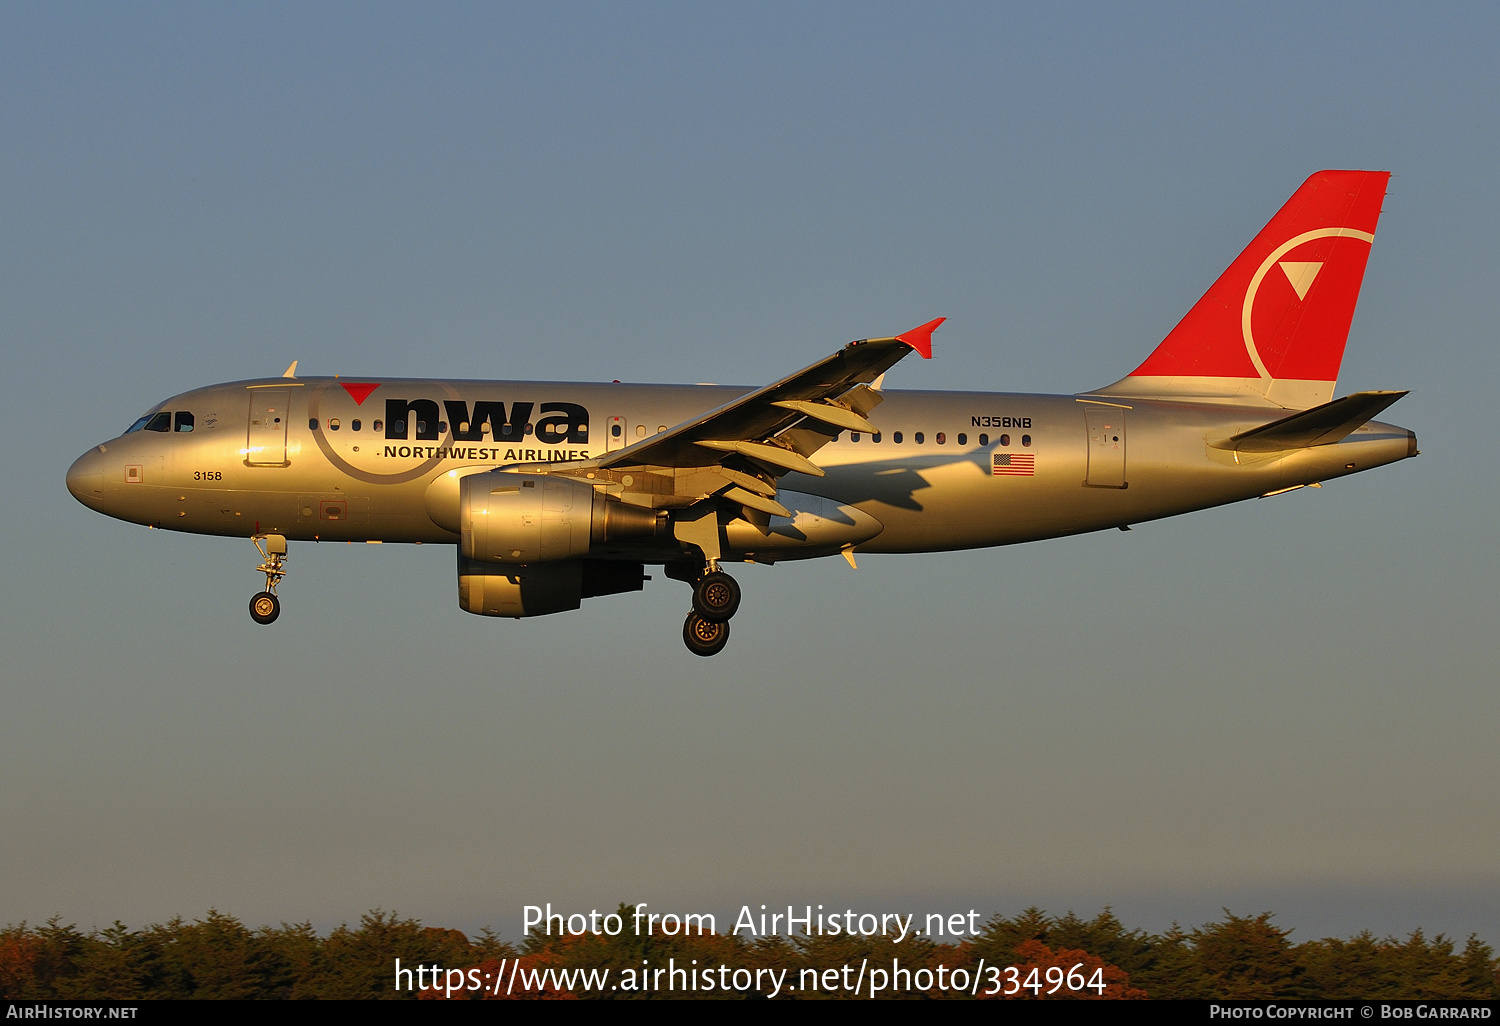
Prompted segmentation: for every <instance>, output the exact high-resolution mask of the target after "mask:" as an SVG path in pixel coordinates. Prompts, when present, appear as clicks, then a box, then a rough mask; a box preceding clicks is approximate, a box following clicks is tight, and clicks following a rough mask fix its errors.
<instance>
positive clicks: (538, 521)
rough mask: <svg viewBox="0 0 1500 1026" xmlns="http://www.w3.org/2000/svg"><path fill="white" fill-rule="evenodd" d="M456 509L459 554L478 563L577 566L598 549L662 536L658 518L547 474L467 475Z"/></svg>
mask: <svg viewBox="0 0 1500 1026" xmlns="http://www.w3.org/2000/svg"><path fill="white" fill-rule="evenodd" d="M458 508H459V524H460V533H461V535H462V538H461V541H460V544H459V551H460V554H461V555H462V556H464V558H466V559H470V560H475V561H477V562H481V563H508V564H512V565H531V564H535V563H550V562H553V561H555V560H564V559H578V558H581V557H583V556H586V555H588V553H589V549H590V548H591V547H593V546H594V545H603V544H606V543H611V542H619V541H624V540H627V539H631V538H650V537H653V536H654V535H656V534H657V533H659V532H660V531H661V530H663V526H662V525H663V519H662V518H661V517H659V516H658V514H657V513H656V511H655V510H650V509H644V508H642V507H640V506H630V505H627V504H625V503H623V502H621V501H619V500H618V499H612V498H610V497H608V496H607V495H605V494H603V493H602V492H599V491H595V490H594V488H593V487H592V486H591V485H589V484H587V483H586V482H583V481H575V480H573V479H571V478H566V477H552V476H551V475H548V474H513V473H508V472H505V471H490V472H488V473H484V474H470V475H469V476H468V477H465V478H463V479H462V481H461V482H460V485H459V500H458Z"/></svg>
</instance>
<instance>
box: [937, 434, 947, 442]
mask: <svg viewBox="0 0 1500 1026" xmlns="http://www.w3.org/2000/svg"><path fill="white" fill-rule="evenodd" d="M947 441H948V436H947V435H945V434H943V433H942V432H941V431H939V432H938V433H937V444H938V445H944V444H946V443H947Z"/></svg>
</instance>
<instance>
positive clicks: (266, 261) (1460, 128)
mask: <svg viewBox="0 0 1500 1026" xmlns="http://www.w3.org/2000/svg"><path fill="white" fill-rule="evenodd" d="M0 25H3V27H4V31H3V32H0V130H3V133H4V138H5V139H6V144H5V145H4V146H3V147H0V175H3V180H4V181H5V183H6V188H5V189H4V190H0V361H3V362H0V367H3V369H4V374H3V375H0V390H3V397H4V402H3V404H0V436H3V437H4V438H5V439H6V444H5V445H4V446H3V447H0V473H3V475H4V480H5V482H6V487H5V488H4V489H3V490H0V515H3V516H4V518H5V523H6V524H7V526H8V531H7V539H8V541H9V546H8V549H7V557H6V571H5V578H4V579H5V581H6V582H7V584H8V585H9V587H7V588H5V589H4V590H3V592H0V653H3V655H0V779H3V780H4V782H5V783H4V785H3V787H0V820H3V821H4V822H5V823H6V824H7V829H6V830H5V831H4V832H3V833H0V864H4V865H5V866H6V873H5V880H4V882H3V884H0V922H17V921H19V920H21V919H29V920H32V921H36V920H40V919H45V918H46V917H48V916H50V915H53V914H61V915H62V916H63V917H64V918H65V919H66V920H68V921H73V922H77V923H79V924H80V925H81V926H83V927H85V928H87V927H89V926H93V925H99V926H103V925H107V924H108V923H109V922H110V921H112V920H114V919H116V918H118V919H122V920H124V921H126V922H127V923H129V924H132V925H144V924H145V923H146V922H150V921H159V920H161V919H164V918H167V917H169V916H171V915H174V914H182V915H185V916H194V915H200V914H202V913H203V912H204V911H205V910H206V909H207V908H208V907H210V906H214V907H217V908H220V909H222V910H225V911H229V912H232V913H234V914H236V915H239V916H241V917H242V918H244V919H245V920H247V921H248V922H250V923H252V924H259V923H274V922H278V921H281V920H300V919H303V918H311V919H312V920H313V921H314V922H315V923H317V924H318V925H320V926H324V927H327V926H331V925H336V924H337V923H338V922H341V921H345V920H350V921H352V920H354V919H356V918H357V917H358V915H359V914H360V913H361V912H362V911H364V910H366V909H369V908H372V907H376V906H380V907H384V908H393V907H394V908H396V909H398V910H399V911H401V912H402V913H403V914H407V915H414V916H418V917H420V918H422V919H424V920H426V921H429V922H433V923H439V924H442V925H449V926H456V927H460V928H463V929H470V930H472V929H476V928H478V927H479V926H482V925H485V924H490V925H493V926H495V927H496V928H497V929H498V930H500V931H501V932H502V933H503V934H507V935H514V934H515V932H516V931H517V930H518V928H519V923H520V907H521V906H522V905H523V904H526V903H539V902H546V901H551V902H552V903H553V904H554V905H556V906H569V907H574V906H577V907H583V908H587V907H594V906H598V907H605V906H613V905H614V904H616V903H617V902H619V901H631V902H634V901H647V902H650V903H651V904H652V905H653V907H657V908H662V909H667V908H674V907H675V908H682V909H684V910H697V909H707V910H714V909H721V910H732V909H735V908H738V906H739V905H741V904H745V903H752V904H759V903H761V902H765V903H767V904H772V905H775V904H785V903H787V902H796V903H804V902H814V903H816V902H820V901H821V902H827V903H832V904H839V903H843V904H853V905H854V906H855V907H875V906H891V907H899V908H901V909H903V910H908V911H918V912H925V911H928V910H934V911H935V910H943V909H950V908H951V909H967V908H969V907H976V908H979V909H980V910H981V911H983V912H986V913H989V912H1005V913H1011V912H1014V911H1016V910H1018V909H1019V908H1021V907H1023V906H1025V905H1028V904H1032V903H1036V904H1041V905H1043V906H1044V907H1047V908H1050V909H1053V910H1055V911H1062V910H1064V909H1066V908H1070V907H1071V908H1076V909H1078V910H1079V911H1080V912H1083V913H1092V912H1094V911H1097V910H1098V908H1099V907H1101V906H1102V905H1104V904H1106V903H1108V904H1112V905H1113V906H1114V908H1115V909H1116V911H1117V912H1118V913H1119V914H1120V915H1121V916H1122V918H1124V919H1125V920H1126V922H1127V923H1130V924H1132V925H1140V926H1145V927H1148V928H1152V929H1160V928H1162V927H1165V926H1166V925H1167V924H1168V923H1170V922H1171V921H1172V920H1173V919H1177V920H1181V921H1182V922H1184V923H1196V922H1202V921H1205V920H1207V919H1209V918H1211V917H1213V916H1215V915H1217V914H1218V912H1219V909H1220V908H1221V907H1222V906H1225V905H1228V906H1231V907H1233V908H1234V909H1235V910H1236V911H1242V912H1258V911H1261V910H1263V909H1272V910H1275V911H1276V912H1277V913H1278V914H1279V916H1280V920H1279V921H1280V922H1281V923H1282V924H1283V925H1287V926H1293V927H1296V928H1297V933H1295V934H1294V935H1293V936H1294V938H1296V939H1305V938H1307V937H1312V936H1321V935H1323V934H1329V933H1345V934H1346V933H1349V932H1352V931H1354V930H1357V929H1360V928H1364V927H1369V928H1371V929H1374V930H1376V931H1377V932H1404V931H1408V930H1410V929H1413V928H1415V927H1418V926H1422V927H1425V928H1427V929H1428V930H1429V931H1435V930H1445V931H1448V932H1449V933H1452V934H1457V935H1459V936H1463V935H1466V934H1467V933H1469V932H1471V931H1478V932H1480V933H1481V935H1482V936H1485V937H1486V938H1487V939H1489V940H1490V941H1491V942H1493V943H1497V944H1500V858H1497V856H1496V854H1495V853H1496V852H1497V851H1500V794H1497V790H1496V788H1495V786H1494V781H1495V780H1497V779H1500V746H1497V745H1496V744H1495V742H1494V738H1495V735H1496V727H1497V726H1500V698H1497V688H1496V686H1495V681H1496V677H1497V674H1496V672H1495V668H1494V643H1493V637H1494V633H1495V628H1496V625H1497V624H1496V613H1495V608H1496V598H1497V594H1496V590H1497V589H1496V584H1495V581H1496V579H1497V570H1500V559H1497V556H1500V541H1497V540H1496V534H1495V532H1494V530H1493V520H1494V510H1495V508H1496V506H1497V500H1500V494H1497V493H1500V488H1497V484H1496V479H1495V475H1494V473H1493V472H1492V470H1491V467H1492V465H1493V462H1494V460H1493V456H1492V454H1491V452H1490V450H1491V448H1492V446H1491V442H1490V439H1491V437H1492V436H1491V426H1490V424H1489V414H1490V412H1491V410H1492V408H1493V400H1492V397H1491V395H1490V391H1491V390H1492V388H1493V384H1494V382H1495V381H1496V380H1497V379H1500V373H1497V372H1500V357H1497V355H1496V350H1495V346H1494V344H1493V335H1494V325H1495V323H1496V321H1497V317H1496V314H1497V309H1496V307H1497V289H1496V288H1495V283H1496V280H1497V276H1496V271H1497V267H1500V261H1497V253H1496V249H1497V247H1496V229H1497V220H1500V218H1497V202H1496V185H1495V180H1494V178H1495V176H1494V168H1495V167H1496V166H1500V145H1497V137H1496V131H1495V125H1496V124H1500V110H1497V107H1500V103H1497V92H1496V90H1495V88H1494V83H1493V69H1492V65H1493V53H1494V50H1495V46H1496V43H1497V42H1500V38H1497V36H1500V33H1497V28H1500V15H1497V14H1496V12H1495V11H1494V9H1493V8H1492V7H1487V6H1484V5H1451V6H1447V7H1445V8H1443V9H1442V10H1441V12H1440V14H1439V15H1437V16H1434V15H1432V14H1431V13H1428V12H1426V11H1423V10H1418V9H1416V8H1413V7H1405V6H1390V7H1381V6H1375V5H1315V6H1313V7H1310V8H1309V7H1307V6H1306V5H1298V4H1269V5H1267V4H1256V5H1211V6H1208V7H1200V6H1198V5H1147V6H1138V7H1121V6H1113V5H1087V4H1085V5H1071V6H1066V5H1049V6H1045V7H1041V8H1035V9H1032V8H1025V7H1015V8H1008V7H1003V6H1000V5H988V4H985V5H961V4H950V5H901V4H847V5H842V4H820V5H806V6H792V5H746V6H739V7H726V6H703V5H662V4H636V5H624V4H618V5H608V4H606V5H600V4H590V5H586V4H578V5H570V6H560V5H553V6H543V5H526V6H514V5H451V4H450V5H423V6H420V7H409V8H408V7H397V6H373V5H353V4H350V5H332V4H319V5H285V6H276V5H257V6H254V7H251V8H223V7H212V6H210V7H204V6H201V5H160V4H154V5H153V4H144V5H131V6H129V7H98V6H86V5H76V6H69V5H56V4H33V5H23V4H11V5H7V6H6V8H5V9H4V11H3V13H0ZM1323 167H1361V168H1374V169H1386V170H1390V171H1392V172H1394V175H1395V177H1393V179H1392V181H1391V186H1390V191H1389V194H1388V197H1387V200H1386V204H1385V214H1384V216H1383V218H1382V221H1381V225H1380V231H1379V235H1378V238H1377V242H1376V244H1375V247H1374V250H1373V253H1372V257H1371V260H1370V264H1369V270H1368V273H1367V276H1366V280H1365V288H1364V293H1363V296H1362V298H1361V302H1360V306H1359V310H1358V313H1357V314H1356V317H1355V321H1354V326H1353V332H1352V334H1351V339H1350V344H1349V347H1348V350H1347V353H1346V356H1345V361H1344V367H1343V373H1342V376H1341V379H1340V383H1339V385H1340V392H1341V393H1344V392H1349V391H1355V390H1358V389H1365V388H1409V389H1412V390H1413V394H1412V395H1411V396H1409V397H1408V398H1406V399H1404V400H1402V401H1401V403H1399V404H1398V405H1397V406H1396V407H1394V408H1393V409H1392V411H1391V413H1390V414H1389V415H1388V416H1389V419H1391V420H1394V421H1395V422H1397V423H1400V424H1403V425H1405V426H1409V427H1411V428H1413V429H1414V430H1416V431H1417V433H1418V436H1419V438H1420V439H1421V443H1422V449H1423V455H1422V457H1421V458H1420V459H1417V460H1413V461H1409V462H1405V463H1402V464H1399V465H1397V466H1394V467H1390V468H1385V469H1382V470H1379V471H1375V472H1372V473H1370V474H1366V475H1360V476H1358V477H1355V478H1352V479H1347V480H1343V481H1339V482H1336V483H1333V484H1331V485H1330V486H1329V487H1327V488H1325V489H1323V490H1322V491H1321V492H1311V491H1302V492H1298V493H1295V494H1292V495H1288V496H1283V497H1278V498H1276V499H1273V500H1266V501H1257V502H1253V503H1246V504H1242V505H1239V506H1235V507H1230V508H1227V509H1222V510H1215V511H1207V512H1202V513H1198V514H1194V515H1191V516H1188V517H1182V518H1177V519H1175V520H1170V521H1163V522H1159V523H1154V524H1149V525H1143V526H1141V527H1139V528H1138V529H1137V530H1135V531H1133V532H1131V533H1129V534H1120V533H1118V532H1110V533H1108V534H1107V535H1099V536H1095V537H1084V538H1074V539H1064V540H1059V541H1052V542H1045V543H1041V544H1037V545H1031V546H1026V547H1021V548H1013V549H1003V550H987V551H980V552H969V553H954V554H943V555H936V556H887V557H867V558H864V559H861V561H860V568H859V569H858V570H857V571H854V570H850V569H849V567H848V566H846V565H845V564H844V563H843V561H842V560H824V561H819V562H814V563H809V564H806V565H800V566H799V565H782V566H778V567H775V568H762V567H747V568H745V570H744V571H743V572H742V573H741V574H740V575H739V576H740V579H741V581H742V583H743V584H744V586H745V591H746V599H745V604H744V608H743V612H742V613H741V614H740V615H739V617H737V618H736V620H735V637H734V640H733V642H732V643H731V645H730V647H729V649H728V650H727V651H726V652H725V653H724V654H723V655H722V656H720V657H717V658H716V659H714V660H712V661H711V662H705V661H703V660H698V659H695V658H693V657H692V656H690V655H688V654H687V653H686V652H685V651H684V650H683V648H682V646H681V642H680V640H679V638H678V630H679V625H680V622H681V617H682V614H683V612H684V611H685V608H686V595H685V591H684V589H682V588H681V586H680V585H678V584H677V583H675V582H669V581H666V580H664V579H662V578H660V577H658V580H656V581H655V582H653V583H652V584H651V585H648V588H647V591H646V593H645V594H644V595H638V596H622V597H614V598H606V599H600V600H592V601H590V602H588V603H586V604H585V607H584V608H583V609H582V610H580V611H579V612H576V613H570V614H566V615H562V616H557V617H549V618H542V619H539V620H535V621H524V622H511V621H505V622H490V621H488V620H485V619H482V618H479V617H472V616H468V615H466V614H464V613H462V612H461V611H460V610H459V609H458V607H457V601H456V594H455V587H454V581H453V572H452V566H451V554H450V553H448V552H447V551H446V550H442V549H438V548H435V547H423V548H409V549H403V548H401V547H397V546H384V547H382V548H379V549H376V548H374V547H368V546H364V547H362V546H354V547H343V548H340V547H335V546H325V547H310V546H294V550H293V553H292V562H291V569H292V574H291V576H290V577H289V579H288V581H287V584H286V585H285V587H284V590H283V597H284V602H285V612H284V613H283V617H282V620H281V621H280V622H278V623H277V624H276V626H275V627H274V628H273V629H271V630H264V629H260V628H257V627H255V625H253V624H252V623H251V622H250V620H249V617H248V616H247V615H246V614H245V608H244V607H245V602H246V600H247V599H248V597H249V595H250V594H251V593H252V592H253V591H254V590H256V579H255V575H254V574H253V572H252V571H253V567H254V565H255V563H254V559H255V553H254V552H253V550H252V548H251V546H250V544H249V543H248V542H234V541H230V540H224V539H205V538H196V537H189V536H179V535H173V534H169V533H164V532H147V531H145V530H144V529H142V528H139V527H133V526H130V525H126V524H122V523H118V522H115V521H111V520H108V519H106V518H104V517H101V516H99V515H98V514H95V513H92V512H90V511H89V510H87V509H85V508H84V507H82V506H80V505H78V504H77V503H76V502H74V501H73V499H72V498H71V497H70V496H69V495H68V494H67V492H66V490H65V488H64V487H63V474H64V472H65V470H66V468H67V466H68V464H69V463H70V462H71V460H72V459H73V458H74V457H75V456H77V455H78V454H79V453H81V452H82V451H83V450H84V449H86V448H87V447H89V446H90V445H92V444H94V443H96V442H98V441H100V440H101V439H104V438H107V437H110V436H113V435H114V434H116V433H118V432H119V431H120V430H122V429H123V428H124V427H125V426H126V425H128V424H129V423H130V422H131V420H133V419H134V418H135V417H136V416H138V415H139V414H140V413H141V412H143V411H144V410H145V409H147V408H148V407H149V406H151V405H152V404H153V403H155V402H157V401H158V400H160V399H161V398H163V397H165V396H167V395H170V394H173V393H175V392H179V391H183V390H185V389H188V388H191V387H195V386H198V385H202V384H207V383H212V382H216V381H227V380H234V379H239V378H246V377H255V376H261V375H271V374H278V373H280V372H281V370H282V369H283V368H285V366H286V365H287V364H288V363H289V362H290V361H291V360H293V359H297V360H300V361H301V368H302V371H303V372H304V373H313V374H322V373H341V374H354V375H366V376H373V375H385V374H390V375H407V374H410V375H422V376H453V377H490V378H530V379H553V378H556V379H580V378H581V379H600V380H608V379H613V378H621V379H625V380H638V381H716V382H735V383H744V384H758V383H762V382H765V381H769V380H771V379H773V378H775V377H779V376H781V375H783V374H785V373H787V372H789V371H790V370H793V369H795V368H797V367H800V366H804V365H806V364H807V363H810V362H812V361H813V360H814V359H817V358H819V357H821V356H823V355H825V354H826V353H828V352H831V351H832V350H833V349H834V348H836V347H837V346H838V345H840V344H842V343H843V342H845V341H847V340H848V339H851V338H858V337H864V336H871V335H885V334H891V333H894V332H897V331H901V330H904V329H906V328H908V327H911V326H912V325H915V324H918V323H920V322H922V321H925V320H928V319H930V318H932V317H935V316H940V315H941V316H947V317H949V318H950V320H949V322H948V323H947V324H946V325H944V327H943V329H942V330H941V331H940V332H939V333H938V335H937V339H936V341H937V351H936V355H937V358H936V359H935V360H933V361H931V362H930V363H921V364H920V365H918V364H917V362H915V361H908V362H906V363H903V364H902V365H901V366H900V367H899V368H898V369H897V370H896V371H895V372H893V373H892V375H891V378H890V379H889V380H888V386H889V387H894V388H901V387H911V388H982V389H994V390H996V391H1000V390H1006V391H1011V390H1016V391H1038V392H1071V391H1077V390H1083V389H1087V388H1092V387H1096V386H1098V385H1101V384H1104V383H1106V382H1109V381H1113V380H1115V379H1116V378H1118V377H1120V376H1121V375H1122V374H1123V373H1125V372H1126V371H1128V370H1129V369H1131V368H1132V367H1134V366H1135V365H1136V364H1137V363H1138V362H1139V361H1140V359H1141V358H1142V357H1143V356H1144V355H1145V354H1146V353H1147V352H1149V351H1150V349H1151V348H1152V346H1154V345H1155V343H1156V342H1157V341H1159V340H1160V338H1161V337H1162V336H1163V335H1164V334H1165V333H1166V332H1167V331H1168V330H1169V329H1170V328H1171V327H1172V325H1173V324H1174V323H1175V322H1176V320H1177V319H1178V318H1179V317H1180V316H1181V314H1182V313H1183V312H1184V311H1185V310H1186V309H1187V308H1188V307H1189V306H1190V305H1191V304H1192V302H1193V301H1194V300H1195V299H1196V298H1197V297H1198V296H1199V295H1200V294H1201V293H1202V292H1203V290H1204V289H1205V288H1207V286H1208V285H1209V284H1210V283H1211V282H1212V281H1213V279H1214V278H1215V277H1216V276H1217V275H1218V274H1219V272H1220V271H1221V270H1222V269H1223V268H1224V267H1225V266H1226V265H1227V264H1228V262H1229V261H1230V260H1231V259H1232V258H1233V257H1234V255H1235V254H1236V253H1238V252H1239V250H1240V248H1241V247H1242V246H1243V245H1244V244H1245V243H1246V242H1248V241H1249V239H1250V238H1251V236H1252V235H1253V234H1254V233H1255V232H1256V231H1257V230H1258V229H1259V228H1260V227H1261V225H1263V224H1264V223H1265V221H1266V220H1267V219H1268V218H1269V217H1270V215H1271V214H1272V213H1273V212H1274V211H1275V210H1276V209H1277V207H1278V206H1279V205H1280V204H1281V203H1282V202H1283V201H1284V200H1285V198H1286V197H1287V196H1289V195H1290V194H1291V192H1292V191H1293V190H1294V189H1295V188H1296V187H1297V185H1298V184H1300V183H1301V181H1302V180H1303V179H1304V178H1305V177H1306V176H1307V175H1308V174H1310V173H1311V172H1313V171H1315V170H1317V169H1319V168H1323Z"/></svg>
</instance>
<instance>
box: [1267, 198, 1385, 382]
mask: <svg viewBox="0 0 1500 1026" xmlns="http://www.w3.org/2000/svg"><path fill="white" fill-rule="evenodd" d="M1331 238H1343V239H1363V240H1364V241H1365V242H1367V243H1371V242H1374V241H1375V236H1374V235H1373V234H1372V233H1370V232H1362V231H1360V230H1359V229H1358V228H1317V229H1315V230H1313V231H1310V232H1303V233H1302V234H1301V235H1298V236H1296V237H1295V238H1292V239H1288V240H1287V241H1286V242H1283V243H1282V244H1281V245H1279V246H1277V247H1276V248H1275V249H1273V250H1272V251H1271V255H1270V256H1268V257H1266V259H1265V260H1264V261H1262V262H1261V265H1260V267H1259V268H1257V269H1256V272H1255V274H1254V275H1253V276H1252V277H1251V278H1250V287H1249V288H1247V289H1246V290H1245V305H1244V307H1243V308H1242V309H1241V311H1240V331H1241V333H1242V334H1243V335H1244V336H1245V352H1247V353H1249V354H1250V362H1251V363H1253V364H1255V371H1256V373H1257V374H1259V375H1260V376H1261V379H1262V380H1263V381H1270V380H1271V373H1270V371H1268V370H1266V365H1265V361H1263V360H1262V359H1261V358H1260V350H1258V349H1257V348H1256V347H1255V336H1254V334H1253V333H1252V331H1251V330H1250V311H1251V310H1252V309H1253V308H1254V306H1255V296H1256V293H1258V292H1260V283H1261V282H1262V281H1264V280H1265V277H1266V273H1267V272H1268V271H1270V270H1271V266H1272V265H1273V264H1276V263H1278V262H1279V263H1280V265H1281V270H1282V273H1283V274H1285V275H1286V278H1287V281H1288V282H1290V283H1291V286H1292V289H1293V290H1294V291H1295V292H1296V293H1297V298H1298V299H1306V298H1307V292H1308V290H1309V289H1311V288H1312V283H1313V279H1315V278H1316V277H1317V276H1318V272H1319V271H1321V270H1322V269H1323V262H1322V261H1320V260H1286V261H1283V260H1282V259H1281V258H1282V257H1284V256H1286V255H1287V254H1288V253H1290V252H1291V251H1292V250H1294V249H1296V248H1297V247H1298V246H1300V245H1302V244H1303V243H1304V242H1311V241H1313V240H1314V239H1331Z"/></svg>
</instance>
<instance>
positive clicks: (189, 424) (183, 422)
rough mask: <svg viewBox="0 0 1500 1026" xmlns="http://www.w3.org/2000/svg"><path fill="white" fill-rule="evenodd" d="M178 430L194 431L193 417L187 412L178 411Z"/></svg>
mask: <svg viewBox="0 0 1500 1026" xmlns="http://www.w3.org/2000/svg"><path fill="white" fill-rule="evenodd" d="M176 428H177V430H178V431H191V430H193V415H192V414H191V413H189V412H187V411H186V410H179V411H177V424H176Z"/></svg>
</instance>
